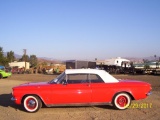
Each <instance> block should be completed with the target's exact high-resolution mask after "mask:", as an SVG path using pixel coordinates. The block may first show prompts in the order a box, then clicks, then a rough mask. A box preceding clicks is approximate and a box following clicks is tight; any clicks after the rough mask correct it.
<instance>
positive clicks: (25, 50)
mask: <svg viewBox="0 0 160 120" xmlns="http://www.w3.org/2000/svg"><path fill="white" fill-rule="evenodd" d="M23 52H24V61H25V70H24V71H26V52H27V49H23Z"/></svg>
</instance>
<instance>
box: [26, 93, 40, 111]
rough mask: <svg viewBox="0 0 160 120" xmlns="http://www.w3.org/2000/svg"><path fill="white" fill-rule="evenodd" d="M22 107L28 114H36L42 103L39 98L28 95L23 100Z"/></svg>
mask: <svg viewBox="0 0 160 120" xmlns="http://www.w3.org/2000/svg"><path fill="white" fill-rule="evenodd" d="M23 106H24V108H25V110H26V111H28V112H37V111H38V110H39V109H40V108H41V107H42V102H41V100H40V99H39V97H37V96H34V95H29V96H26V97H25V98H24V101H23Z"/></svg>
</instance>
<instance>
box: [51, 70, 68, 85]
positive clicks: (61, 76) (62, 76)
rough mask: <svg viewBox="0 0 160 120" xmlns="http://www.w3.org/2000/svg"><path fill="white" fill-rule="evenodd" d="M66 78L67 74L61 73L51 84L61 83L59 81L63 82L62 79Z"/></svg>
mask: <svg viewBox="0 0 160 120" xmlns="http://www.w3.org/2000/svg"><path fill="white" fill-rule="evenodd" d="M64 76H65V73H64V72H63V73H61V74H60V75H59V76H57V77H56V78H54V79H53V80H51V81H49V83H50V84H54V83H59V81H61V79H63V78H64Z"/></svg>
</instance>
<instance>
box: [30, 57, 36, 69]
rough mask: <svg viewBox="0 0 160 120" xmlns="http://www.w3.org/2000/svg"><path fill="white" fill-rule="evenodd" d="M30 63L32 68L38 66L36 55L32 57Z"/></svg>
mask: <svg viewBox="0 0 160 120" xmlns="http://www.w3.org/2000/svg"><path fill="white" fill-rule="evenodd" d="M29 62H30V64H31V67H36V66H37V64H38V59H37V57H36V55H30V59H29Z"/></svg>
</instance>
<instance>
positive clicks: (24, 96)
mask: <svg viewBox="0 0 160 120" xmlns="http://www.w3.org/2000/svg"><path fill="white" fill-rule="evenodd" d="M151 89H152V88H151V85H150V84H149V83H146V82H141V81H135V80H118V79H116V78H114V77H113V76H111V75H110V74H109V73H107V72H106V71H104V70H97V69H66V70H65V71H64V72H63V73H62V74H60V75H59V76H58V77H57V78H55V79H53V80H51V81H49V82H38V83H25V84H22V85H19V86H16V87H13V88H12V96H13V97H12V98H11V100H13V101H14V102H15V103H16V104H19V105H20V104H22V105H23V106H24V108H25V110H26V111H28V112H36V111H38V110H39V109H40V108H41V107H42V103H43V104H44V105H46V106H47V107H51V106H66V105H67V106H68V105H70V106H73V105H85V106H86V105H104V104H106V105H107V104H112V105H113V106H114V107H115V108H116V109H120V110H124V109H127V108H128V107H129V106H130V104H131V101H132V100H139V99H144V98H146V97H147V96H148V95H150V94H151Z"/></svg>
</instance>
